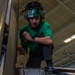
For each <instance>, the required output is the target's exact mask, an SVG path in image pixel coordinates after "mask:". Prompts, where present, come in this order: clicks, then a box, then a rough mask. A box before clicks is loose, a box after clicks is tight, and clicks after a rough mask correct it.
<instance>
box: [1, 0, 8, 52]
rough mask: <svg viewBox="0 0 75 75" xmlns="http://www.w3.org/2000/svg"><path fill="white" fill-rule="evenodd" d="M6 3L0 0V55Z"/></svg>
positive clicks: (5, 0)
mask: <svg viewBox="0 0 75 75" xmlns="http://www.w3.org/2000/svg"><path fill="white" fill-rule="evenodd" d="M7 2H8V0H0V53H1V46H2V40H3V32H4V26H5V18H6V16H5V15H6V8H7Z"/></svg>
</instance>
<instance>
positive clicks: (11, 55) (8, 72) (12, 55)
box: [4, 0, 18, 75]
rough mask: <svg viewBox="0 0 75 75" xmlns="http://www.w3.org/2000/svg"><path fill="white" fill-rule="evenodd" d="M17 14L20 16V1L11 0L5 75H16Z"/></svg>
mask: <svg viewBox="0 0 75 75" xmlns="http://www.w3.org/2000/svg"><path fill="white" fill-rule="evenodd" d="M17 14H18V0H11V14H10V25H9V36H8V44H7V55H6V61H5V68H4V75H16V73H15V70H16V66H15V65H16V46H17V24H18V20H17V19H18V18H17Z"/></svg>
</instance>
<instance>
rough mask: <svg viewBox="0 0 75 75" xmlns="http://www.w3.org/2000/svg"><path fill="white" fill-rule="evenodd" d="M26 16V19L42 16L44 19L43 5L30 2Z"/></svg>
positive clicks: (26, 8)
mask: <svg viewBox="0 0 75 75" xmlns="http://www.w3.org/2000/svg"><path fill="white" fill-rule="evenodd" d="M24 16H25V17H26V19H28V18H32V17H38V16H41V18H42V19H44V16H45V11H44V10H43V7H42V5H41V3H39V2H30V3H28V4H27V5H26V7H25V15H24Z"/></svg>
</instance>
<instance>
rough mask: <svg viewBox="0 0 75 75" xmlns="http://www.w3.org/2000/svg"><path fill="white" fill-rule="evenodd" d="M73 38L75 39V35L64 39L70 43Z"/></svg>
mask: <svg viewBox="0 0 75 75" xmlns="http://www.w3.org/2000/svg"><path fill="white" fill-rule="evenodd" d="M73 39H75V35H73V36H71V37H69V38H68V39H66V40H64V42H65V43H68V42H70V41H72V40H73Z"/></svg>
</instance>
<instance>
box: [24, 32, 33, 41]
mask: <svg viewBox="0 0 75 75" xmlns="http://www.w3.org/2000/svg"><path fill="white" fill-rule="evenodd" d="M23 37H24V39H25V40H29V41H32V40H33V39H32V37H31V36H30V34H29V33H28V32H26V31H25V32H24V33H23Z"/></svg>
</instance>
